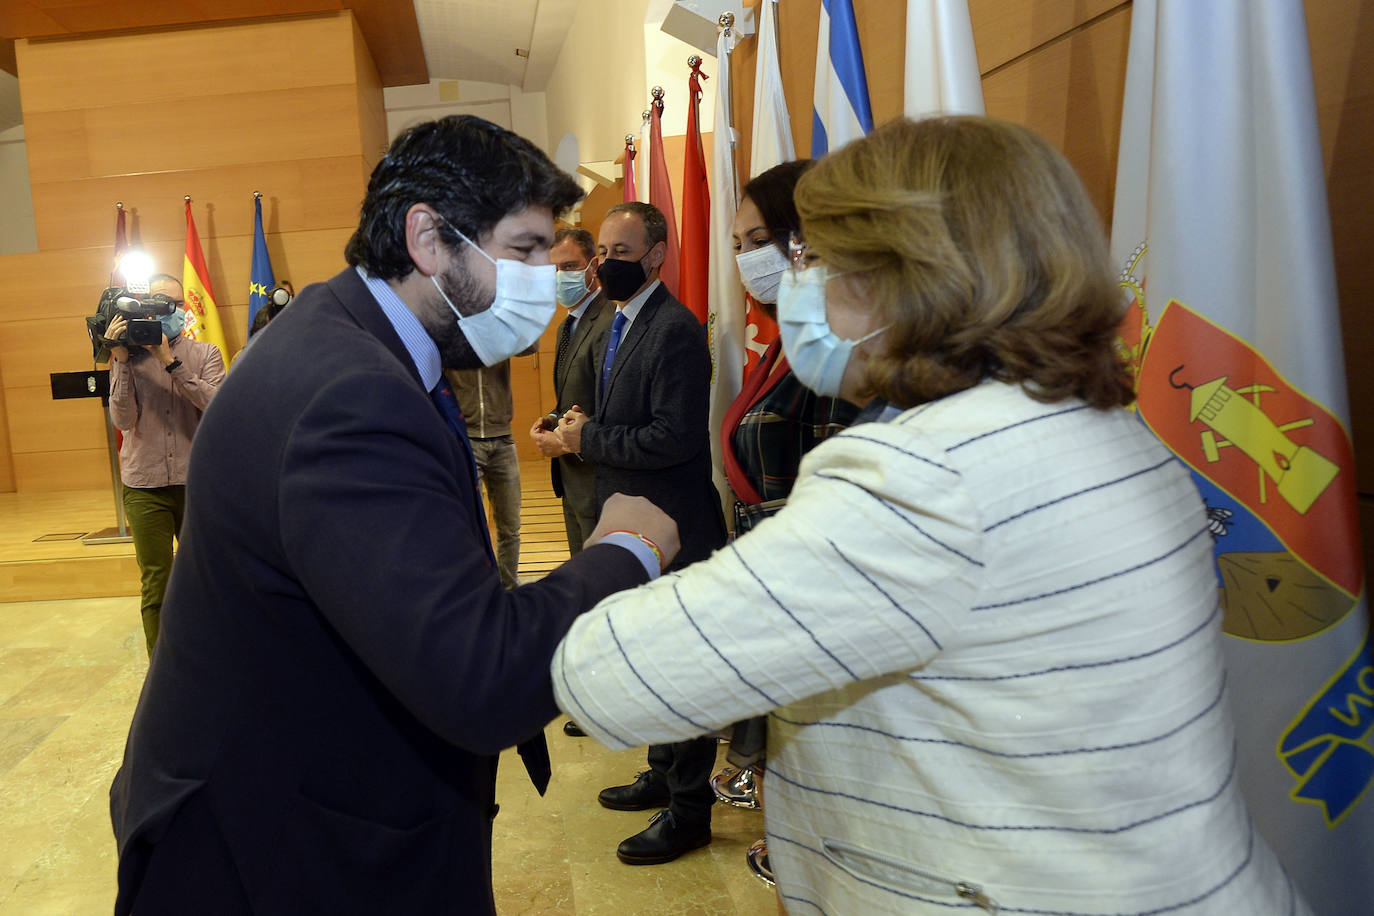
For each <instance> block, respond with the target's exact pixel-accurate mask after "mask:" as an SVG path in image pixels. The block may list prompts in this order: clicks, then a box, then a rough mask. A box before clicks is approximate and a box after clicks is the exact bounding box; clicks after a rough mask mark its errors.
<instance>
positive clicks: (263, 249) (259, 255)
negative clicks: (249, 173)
mask: <svg viewBox="0 0 1374 916" xmlns="http://www.w3.org/2000/svg"><path fill="white" fill-rule="evenodd" d="M275 283H276V280H275V274H273V273H272V259H271V258H270V257H269V256H268V254H267V238H266V236H264V235H263V234H262V197H261V196H259V195H256V194H255V195H254V196H253V266H252V267H251V268H250V269H249V271H248V328H249V329H251V328H252V327H253V319H254V318H255V317H257V314H258V309H260V308H262V307H263V306H264V305H266V304H267V297H268V296H269V295H271V293H272V287H273V285H275ZM244 339H245V340H247V339H248V338H247V330H245V331H244Z"/></svg>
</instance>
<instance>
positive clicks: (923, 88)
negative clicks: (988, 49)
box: [902, 0, 984, 118]
mask: <svg viewBox="0 0 1374 916" xmlns="http://www.w3.org/2000/svg"><path fill="white" fill-rule="evenodd" d="M902 112H903V113H904V114H905V115H906V116H907V117H908V118H922V117H925V116H926V115H931V114H976V115H980V114H983V113H984V109H983V80H982V77H981V76H980V75H979V73H978V55H977V54H976V53H975V51H974V47H973V23H972V22H971V21H970V20H969V15H968V3H967V0H907V3H906V86H905V98H904V102H903V105H902Z"/></svg>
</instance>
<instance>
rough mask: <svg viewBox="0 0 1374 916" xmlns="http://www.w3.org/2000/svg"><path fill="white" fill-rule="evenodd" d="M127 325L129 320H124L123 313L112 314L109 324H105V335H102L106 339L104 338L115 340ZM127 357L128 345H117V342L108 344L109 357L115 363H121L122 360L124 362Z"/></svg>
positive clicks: (126, 328)
mask: <svg viewBox="0 0 1374 916" xmlns="http://www.w3.org/2000/svg"><path fill="white" fill-rule="evenodd" d="M128 327H129V322H127V321H125V320H124V316H123V315H116V316H114V317H113V318H111V319H110V323H109V325H107V326H106V328H105V335H104V336H105V339H106V340H115V339H117V338H118V337H119V336H120V335H121V334H123V333H124V332H125V331H126V330H128ZM128 358H129V348H128V347H121V346H119V345H118V344H110V359H112V360H114V361H115V362H117V363H122V362H125V361H126V360H128Z"/></svg>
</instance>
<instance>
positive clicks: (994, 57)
mask: <svg viewBox="0 0 1374 916" xmlns="http://www.w3.org/2000/svg"><path fill="white" fill-rule="evenodd" d="M1130 5H1131V4H1130V0H1075V2H1073V3H1065V2H1064V0H969V4H968V13H969V19H970V20H971V21H972V23H973V44H974V47H975V49H976V50H977V52H978V69H979V70H980V71H982V73H983V74H984V75H986V74H987V73H989V72H990V71H992V70H996V69H997V68H998V67H1000V66H1002V65H1003V64H1005V63H1007V62H1008V61H1011V60H1015V59H1016V58H1018V57H1020V56H1021V55H1022V54H1026V53H1029V52H1031V51H1034V50H1035V49H1037V48H1039V47H1041V46H1043V45H1046V44H1049V43H1050V42H1052V41H1055V40H1057V39H1060V38H1062V37H1063V36H1064V35H1066V34H1067V33H1069V32H1071V31H1073V30H1074V29H1076V28H1079V27H1080V26H1082V25H1083V24H1084V23H1086V22H1089V21H1091V20H1092V19H1093V18H1094V17H1097V16H1100V15H1102V14H1104V13H1106V12H1108V11H1109V10H1114V9H1120V8H1122V7H1127V6H1130Z"/></svg>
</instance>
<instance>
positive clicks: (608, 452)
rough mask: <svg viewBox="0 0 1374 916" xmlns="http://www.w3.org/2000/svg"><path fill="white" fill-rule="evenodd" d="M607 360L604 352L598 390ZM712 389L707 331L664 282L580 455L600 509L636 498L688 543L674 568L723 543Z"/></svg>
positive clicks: (599, 402) (640, 318) (625, 347)
mask: <svg viewBox="0 0 1374 916" xmlns="http://www.w3.org/2000/svg"><path fill="white" fill-rule="evenodd" d="M607 311H610V310H609V309H608V310H607ZM605 359H606V352H605V348H604V347H602V348H601V350H600V351H599V352H598V353H597V356H596V379H597V382H598V388H600V384H599V383H600V380H601V370H602V366H603V365H604V364H605ZM710 386H711V353H710V350H709V349H708V347H707V343H706V330H705V329H704V328H703V327H702V326H701V325H700V324H699V323H698V322H697V319H696V316H695V315H693V314H692V313H691V312H690V311H688V310H687V307H686V306H685V305H683V304H682V303H681V302H679V301H677V300H676V299H675V298H673V296H672V295H671V294H670V293H669V292H668V289H667V287H665V286H662V285H660V286H659V287H658V288H657V289H656V290H654V292H653V294H652V295H650V296H649V299H648V301H647V302H645V303H644V307H643V309H641V310H640V312H639V314H638V315H637V316H636V317H635V320H634V323H633V324H631V325H630V329H629V330H628V331H626V332H625V338H624V340H622V341H621V342H620V346H619V348H618V350H617V352H616V358H615V362H614V363H613V364H612V366H611V374H610V378H609V379H608V380H607V384H606V387H605V389H604V390H598V392H597V398H596V413H595V414H593V415H592V416H593V419H592V420H591V421H589V422H588V423H587V424H586V425H585V426H583V427H582V455H583V457H585V458H587V459H588V460H590V461H592V462H593V463H595V464H596V497H597V505H598V507H599V506H600V505H601V504H603V503H604V502H605V501H606V498H607V497H608V496H610V494H612V493H617V492H618V493H628V494H630V495H632V496H644V497H646V498H648V499H650V500H652V501H653V502H654V503H655V504H656V505H657V506H658V507H659V508H661V509H662V510H663V511H664V512H667V513H668V514H669V515H670V516H672V517H673V520H674V521H676V522H677V525H678V533H679V535H680V536H681V539H682V551H681V552H680V553H679V554H678V557H677V561H676V562H675V563H674V564H673V568H678V567H682V566H686V565H687V564H689V563H692V562H695V561H696V560H701V559H704V558H706V557H707V556H710V554H711V552H712V551H713V550H715V549H716V548H718V547H721V546H722V545H724V543H725V537H726V535H725V519H724V517H723V516H722V515H721V511H720V497H719V496H718V495H717V493H716V489H715V486H714V485H713V484H712V483H711V443H710V435H709V424H710V419H709V411H710Z"/></svg>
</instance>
